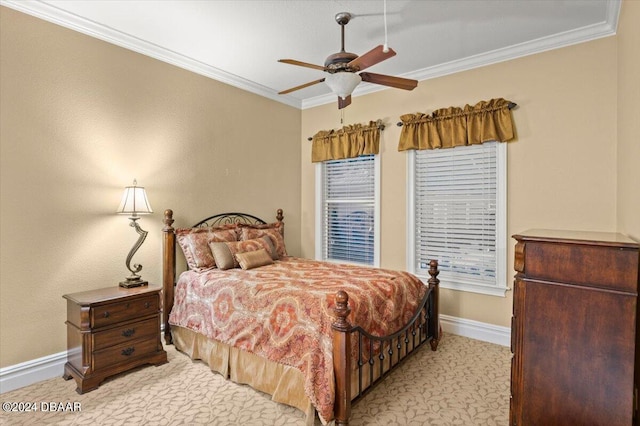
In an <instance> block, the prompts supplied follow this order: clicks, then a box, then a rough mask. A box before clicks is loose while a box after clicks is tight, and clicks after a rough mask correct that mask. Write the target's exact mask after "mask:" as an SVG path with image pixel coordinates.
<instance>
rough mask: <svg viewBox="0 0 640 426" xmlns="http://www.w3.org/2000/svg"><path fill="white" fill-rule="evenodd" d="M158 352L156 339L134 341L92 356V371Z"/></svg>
mask: <svg viewBox="0 0 640 426" xmlns="http://www.w3.org/2000/svg"><path fill="white" fill-rule="evenodd" d="M157 351H158V337H157V336H153V337H151V338H149V339H146V340H134V341H132V342H129V343H128V344H123V345H117V346H112V347H110V348H107V349H103V350H101V351H96V352H94V354H93V369H94V371H99V370H100V369H102V368H105V367H108V366H110V365H114V364H123V363H126V362H128V361H129V360H134V359H136V358H138V357H141V356H144V355H149V354H151V353H154V352H157Z"/></svg>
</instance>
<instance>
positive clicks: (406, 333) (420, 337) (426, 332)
mask: <svg viewBox="0 0 640 426" xmlns="http://www.w3.org/2000/svg"><path fill="white" fill-rule="evenodd" d="M432 291H433V289H431V288H429V289H427V291H426V293H425V295H424V297H423V299H422V301H421V302H420V305H419V306H418V309H417V311H416V313H415V314H414V315H413V317H412V318H411V320H410V321H409V322H408V323H407V325H405V326H404V327H403V328H401V329H400V330H398V331H396V332H395V333H393V334H390V335H387V336H374V335H372V334H370V333H368V332H367V331H365V330H364V329H363V328H362V327H360V326H356V327H353V328H352V329H351V330H350V331H349V333H357V335H354V337H357V346H358V354H357V370H358V390H357V393H356V394H355V396H354V397H353V399H352V402H356V401H358V400H359V399H360V398H362V397H364V396H365V395H366V394H368V393H369V392H370V391H371V390H372V389H373V388H374V387H375V386H377V385H378V384H380V382H382V380H383V379H384V378H385V377H387V376H388V375H389V374H390V373H391V372H392V371H393V370H394V369H395V368H396V367H398V366H399V365H401V364H402V363H404V361H405V360H406V359H407V358H408V357H409V356H410V355H412V354H413V353H415V351H416V349H418V348H419V347H421V346H422V345H424V344H425V343H427V342H429V341H430V340H431V339H432V338H433V337H434V335H433V333H430V327H429V320H430V318H432V317H433V315H434V312H433V309H434V303H433V300H432V299H433V297H432V296H433V294H432ZM363 349H368V351H367V353H365V352H364V351H363ZM394 349H395V352H394ZM403 349H404V352H403ZM394 354H395V362H394ZM376 358H377V365H376ZM385 364H386V368H385ZM365 365H368V366H369V368H368V376H369V377H368V378H369V381H368V385H367V386H363V380H364V377H363V375H364V372H363V369H364V368H363V367H364V366H365ZM376 369H377V371H378V375H377V377H376V375H375V372H376Z"/></svg>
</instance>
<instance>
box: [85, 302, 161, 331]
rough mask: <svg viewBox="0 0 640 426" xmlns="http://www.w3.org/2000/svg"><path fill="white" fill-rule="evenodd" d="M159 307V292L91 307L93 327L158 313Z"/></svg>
mask: <svg viewBox="0 0 640 426" xmlns="http://www.w3.org/2000/svg"><path fill="white" fill-rule="evenodd" d="M159 309H160V298H159V296H158V295H157V294H152V295H148V296H145V297H139V298H135V299H125V300H121V301H118V302H115V303H108V304H105V305H101V306H96V307H94V308H92V309H91V327H92V328H98V327H103V326H106V325H110V324H116V323H119V322H120V321H126V320H128V319H131V318H140V317H143V316H145V315H151V314H154V313H157V312H158V310H159Z"/></svg>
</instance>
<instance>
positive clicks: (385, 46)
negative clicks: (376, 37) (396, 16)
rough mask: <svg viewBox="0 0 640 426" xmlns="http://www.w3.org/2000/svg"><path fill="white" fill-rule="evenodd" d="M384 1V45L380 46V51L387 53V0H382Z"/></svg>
mask: <svg viewBox="0 0 640 426" xmlns="http://www.w3.org/2000/svg"><path fill="white" fill-rule="evenodd" d="M383 1H384V11H383V12H384V13H383V15H384V46H383V48H382V51H383V52H384V53H387V52H388V51H389V43H388V42H387V0H383Z"/></svg>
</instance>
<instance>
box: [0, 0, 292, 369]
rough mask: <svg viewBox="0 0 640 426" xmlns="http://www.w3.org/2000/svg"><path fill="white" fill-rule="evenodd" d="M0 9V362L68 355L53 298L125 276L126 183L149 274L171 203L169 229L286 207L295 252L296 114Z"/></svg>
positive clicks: (128, 242) (139, 257) (130, 240)
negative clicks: (136, 203)
mask: <svg viewBox="0 0 640 426" xmlns="http://www.w3.org/2000/svg"><path fill="white" fill-rule="evenodd" d="M0 18H1V22H0V31H1V33H0V42H1V45H0V61H1V62H0V71H1V74H0V83H1V86H0V93H1V95H2V96H1V98H0V99H1V103H0V114H1V115H0V122H1V123H2V125H1V133H0V140H1V155H0V157H1V167H0V169H1V179H0V181H1V185H2V186H1V188H2V192H1V197H2V198H1V209H2V210H1V214H0V218H1V230H0V232H1V235H2V238H1V253H2V261H1V265H0V273H1V280H0V315H1V316H0V324H1V326H0V327H1V328H0V333H1V343H0V366H2V367H4V366H8V365H14V364H17V363H20V362H23V361H28V360H32V359H35V358H38V357H42V356H45V355H50V354H54V353H57V352H60V351H64V350H66V329H65V325H64V321H65V319H66V318H65V315H66V307H65V302H64V300H63V299H62V295H63V294H65V293H71V292H76V291H82V290H88V289H94V288H100V287H105V286H114V285H117V283H118V282H119V281H120V280H122V279H123V278H124V277H125V276H126V275H128V271H127V270H126V268H125V264H124V262H125V257H126V255H127V253H128V252H129V250H130V248H131V247H132V245H133V244H134V242H135V241H136V239H137V234H136V233H135V232H134V230H133V229H132V228H130V227H129V226H128V223H129V220H128V219H127V217H126V216H119V215H116V214H114V212H115V209H116V207H117V206H118V203H119V201H120V196H121V194H122V191H123V188H124V186H126V185H130V184H131V182H132V180H133V178H137V179H138V182H139V184H140V185H141V186H145V187H146V189H147V194H148V196H149V198H150V202H151V206H152V207H153V209H154V214H152V215H149V216H145V217H143V218H142V219H141V220H140V225H141V226H142V228H143V229H145V230H147V231H149V235H148V237H147V241H146V242H145V243H144V245H143V246H142V248H141V249H140V250H139V251H138V253H137V254H136V256H135V257H134V259H133V260H134V262H140V263H142V265H143V270H142V276H143V277H144V278H147V279H149V280H150V281H152V282H156V283H159V282H160V277H161V263H160V262H161V246H160V234H161V232H160V230H161V228H162V225H161V219H162V212H163V211H164V210H165V209H167V208H173V209H174V210H175V215H176V225H177V226H188V225H190V224H192V223H194V222H195V221H196V220H197V219H200V218H202V217H203V216H205V215H208V214H213V213H218V212H222V211H229V210H241V211H247V212H249V213H254V214H256V215H258V216H261V217H263V218H265V219H269V220H270V219H274V220H275V212H276V209H277V208H283V209H284V212H285V220H286V222H287V237H286V242H287V247H288V249H289V251H290V252H292V253H293V254H297V253H298V252H299V251H300V235H299V230H300V195H299V194H300V183H299V180H298V179H297V177H298V176H299V175H300V161H299V159H300V134H301V130H300V114H301V112H300V111H299V110H298V109H296V108H292V107H288V106H285V105H283V104H281V103H279V102H275V101H271V100H268V99H266V98H263V97H261V96H257V95H254V94H251V93H249V92H246V91H243V90H240V89H236V88H233V87H231V86H228V85H225V84H222V83H219V82H216V81H214V80H211V79H208V78H205V77H202V76H199V75H197V74H194V73H191V72H188V71H185V70H182V69H180V68H177V67H174V66H171V65H167V64H165V63H162V62H159V61H156V60H154V59H151V58H148V57H145V56H142V55H140V54H137V53H134V52H131V51H128V50H125V49H123V48H120V47H117V46H114V45H111V44H108V43H105V42H102V41H99V40H97V39H94V38H91V37H88V36H85V35H82V34H80V33H77V32H74V31H71V30H68V29H64V28H62V27H59V26H56V25H53V24H51V23H47V22H44V21H42V20H39V19H35V18H33V17H30V16H28V15H24V14H21V13H19V12H16V11H13V10H11V9H8V8H5V7H0ZM276 165H277V166H276Z"/></svg>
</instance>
